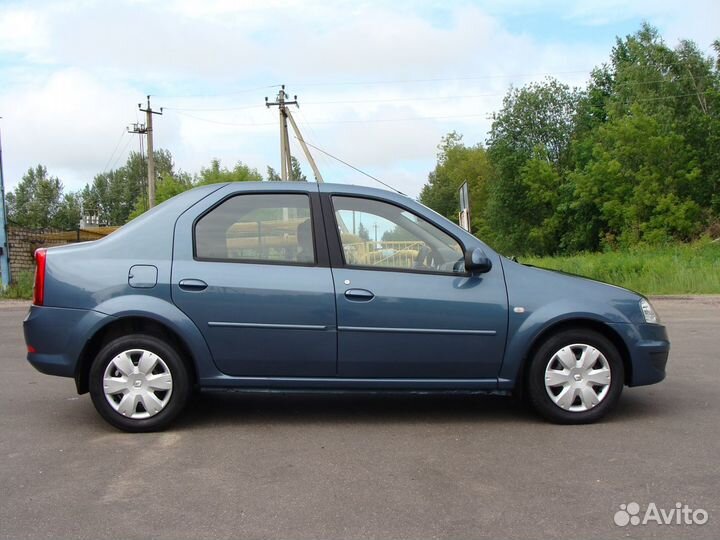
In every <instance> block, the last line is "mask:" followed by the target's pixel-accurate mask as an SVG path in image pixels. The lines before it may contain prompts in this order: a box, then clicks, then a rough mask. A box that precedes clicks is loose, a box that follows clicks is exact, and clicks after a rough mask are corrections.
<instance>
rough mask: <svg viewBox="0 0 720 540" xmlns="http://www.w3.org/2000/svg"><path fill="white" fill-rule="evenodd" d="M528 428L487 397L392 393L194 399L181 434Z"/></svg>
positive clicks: (528, 417) (214, 394)
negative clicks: (479, 425)
mask: <svg viewBox="0 0 720 540" xmlns="http://www.w3.org/2000/svg"><path fill="white" fill-rule="evenodd" d="M468 420H482V421H485V422H512V421H515V422H527V421H534V420H536V416H535V415H534V414H532V412H531V411H529V410H528V409H527V407H525V406H524V405H523V404H522V403H521V402H520V401H519V400H517V399H513V398H508V397H501V396H488V395H438V394H435V395H432V394H392V393H329V394H327V393H323V394H318V393H315V394H313V393H292V394H279V393H246V392H226V391H203V392H202V393H201V394H199V395H196V396H193V398H192V399H191V402H190V403H189V405H188V407H187V409H186V410H185V413H184V414H183V415H182V417H181V418H180V419H179V420H178V422H177V423H176V424H175V425H176V427H178V428H186V427H195V426H198V427H200V426H202V425H204V424H208V425H210V424H212V425H217V424H220V423H222V424H258V423H262V424H264V423H269V424H302V423H331V424H332V423H341V424H347V423H375V424H377V423H391V422H406V423H413V422H423V423H436V422H437V423H448V422H465V421H468Z"/></svg>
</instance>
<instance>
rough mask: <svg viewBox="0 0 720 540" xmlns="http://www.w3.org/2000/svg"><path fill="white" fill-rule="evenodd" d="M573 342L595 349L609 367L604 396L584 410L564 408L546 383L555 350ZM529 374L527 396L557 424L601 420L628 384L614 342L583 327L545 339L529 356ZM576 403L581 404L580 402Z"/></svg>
mask: <svg viewBox="0 0 720 540" xmlns="http://www.w3.org/2000/svg"><path fill="white" fill-rule="evenodd" d="M574 344H586V345H590V346H592V347H594V348H596V349H597V350H598V351H600V352H601V353H602V355H603V356H604V357H605V359H606V360H607V364H608V366H609V368H610V384H609V388H608V389H607V392H606V394H605V395H604V397H603V399H601V400H600V402H599V403H598V404H597V405H594V406H593V407H592V408H588V409H587V410H584V411H570V410H566V409H563V408H562V407H561V406H560V405H557V404H556V403H555V402H554V401H553V399H551V397H550V395H549V394H548V389H547V388H546V386H545V376H546V375H545V370H546V368H547V367H548V364H550V362H551V360H552V359H553V356H554V355H555V353H557V352H558V351H560V350H561V349H563V348H564V347H567V346H569V345H574ZM527 373H528V378H527V398H528V401H529V403H530V405H531V406H532V407H533V409H534V410H535V411H536V412H537V413H539V414H540V415H541V416H543V417H544V418H546V419H547V420H550V421H551V422H554V423H556V424H590V423H592V422H596V421H598V420H600V419H601V418H602V417H603V416H605V415H606V414H607V413H608V412H609V411H610V410H611V409H612V408H613V407H614V406H615V405H616V404H617V402H618V399H619V398H620V394H621V393H622V389H623V386H624V384H625V370H624V366H623V361H622V357H621V356H620V353H619V352H618V350H617V348H616V347H615V345H613V343H612V342H611V341H610V340H609V339H607V338H606V337H605V336H603V335H602V334H600V333H598V332H595V331H593V330H589V329H588V330H586V329H582V328H577V329H570V330H564V331H561V332H558V333H556V334H554V335H552V336H550V337H549V338H548V339H546V340H545V342H543V343H542V344H541V345H540V347H539V348H538V349H537V350H536V352H535V354H534V355H533V357H532V358H531V359H530V366H529V369H528V372H527ZM578 399H579V398H578ZM576 403H578V405H579V401H578V402H576Z"/></svg>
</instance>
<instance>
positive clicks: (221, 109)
mask: <svg viewBox="0 0 720 540" xmlns="http://www.w3.org/2000/svg"><path fill="white" fill-rule="evenodd" d="M685 80H693V78H692V77H678V78H673V79H668V78H664V79H655V80H650V81H625V82H616V83H613V87H614V88H624V87H630V86H641V85H651V84H674V83H677V82H680V81H685ZM506 94H507V91H505V92H493V93H483V94H465V95H454V96H416V97H408V96H404V97H392V98H376V99H341V100H333V101H303V105H323V106H325V105H348V104H363V103H402V102H414V101H453V100H459V99H477V98H485V97H497V96H504V95H506ZM261 107H262V105H255V104H248V105H242V106H233V107H164V108H165V109H166V110H173V111H184V112H185V111H190V112H225V111H243V110H249V109H258V108H261Z"/></svg>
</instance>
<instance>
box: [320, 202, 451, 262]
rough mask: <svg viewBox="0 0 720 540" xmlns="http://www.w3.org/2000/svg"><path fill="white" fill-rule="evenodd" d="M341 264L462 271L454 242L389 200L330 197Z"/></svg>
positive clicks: (442, 232) (434, 227)
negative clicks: (339, 247) (386, 201)
mask: <svg viewBox="0 0 720 540" xmlns="http://www.w3.org/2000/svg"><path fill="white" fill-rule="evenodd" d="M332 200H333V205H334V209H335V218H336V220H337V224H338V228H339V232H340V240H341V243H342V248H343V255H344V257H345V264H347V265H348V266H358V267H376V268H378V269H380V268H389V269H396V270H411V271H416V272H443V273H463V272H464V271H465V265H464V257H463V250H462V247H461V246H460V244H459V243H458V241H457V240H455V239H454V238H453V237H451V236H450V235H448V234H447V233H445V232H444V231H442V230H441V229H439V228H437V227H436V226H435V225H432V224H430V223H429V222H427V221H425V220H424V219H422V218H420V217H418V216H416V215H415V214H413V213H411V212H408V211H407V210H405V209H403V208H400V207H399V206H395V205H393V204H389V203H385V202H382V201H376V200H372V199H363V198H359V197H337V196H336V197H333V198H332Z"/></svg>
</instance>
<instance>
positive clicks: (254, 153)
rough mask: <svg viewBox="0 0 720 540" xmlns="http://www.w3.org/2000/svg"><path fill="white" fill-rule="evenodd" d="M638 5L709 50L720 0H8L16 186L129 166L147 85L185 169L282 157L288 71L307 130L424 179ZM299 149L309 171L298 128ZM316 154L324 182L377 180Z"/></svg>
mask: <svg viewBox="0 0 720 540" xmlns="http://www.w3.org/2000/svg"><path fill="white" fill-rule="evenodd" d="M643 21H647V22H649V23H651V24H652V25H654V26H656V27H657V28H658V29H659V30H660V32H661V34H662V35H663V37H664V39H665V40H666V42H667V43H668V44H670V45H675V44H676V43H677V42H678V40H680V39H692V40H693V41H695V42H696V43H697V44H698V45H699V46H700V48H701V49H703V50H705V51H706V52H707V54H710V53H711V52H712V50H711V46H710V45H711V43H712V41H713V40H714V39H716V38H718V37H720V31H718V30H717V28H718V27H717V23H718V21H720V2H717V0H715V1H712V0H697V1H694V0H686V1H684V2H679V1H677V0H674V1H668V0H638V1H632V0H623V1H620V0H575V1H572V2H565V1H559V0H542V1H541V0H525V1H521V0H506V1H497V2H487V1H481V0H478V1H474V2H473V1H452V0H445V1H432V0H430V1H426V2H410V1H406V0H394V1H392V2H388V1H386V2H382V1H363V0H355V1H352V2H348V1H343V0H339V1H332V2H331V1H329V0H324V1H315V0H302V1H292V0H288V1H283V2H280V1H277V0H262V1H259V0H203V1H199V0H161V1H155V0H113V1H107V0H105V1H93V0H67V1H55V2H48V1H44V0H33V1H28V2H14V1H7V0H0V116H1V117H3V118H2V120H0V131H1V133H2V145H3V164H4V171H5V184H6V190H11V189H13V187H14V186H15V185H16V184H17V182H18V181H19V180H20V178H21V177H22V175H23V174H24V173H25V171H27V169H28V168H30V167H34V166H36V165H38V164H43V165H45V166H46V167H47V168H48V171H49V173H50V174H52V175H54V176H57V177H59V178H60V179H61V180H62V182H63V184H64V186H65V189H66V190H71V191H74V190H79V189H81V188H82V187H83V186H84V185H85V184H86V183H88V182H91V181H92V179H93V177H94V175H95V174H98V173H100V172H103V171H107V170H110V169H113V168H117V167H119V166H121V165H122V164H123V163H124V162H125V160H126V158H127V155H128V153H129V152H130V151H131V150H138V149H139V140H138V136H137V135H130V134H128V133H127V126H128V125H130V124H132V123H135V122H138V121H140V122H144V114H143V113H141V112H140V111H138V103H144V102H145V99H146V97H145V96H146V95H147V94H150V95H152V98H151V100H152V106H153V108H154V109H159V108H160V107H163V108H164V109H163V115H162V116H155V117H154V131H155V147H156V148H165V149H168V150H169V151H170V152H171V153H172V155H173V158H174V161H175V165H176V168H177V169H180V170H183V171H187V172H189V173H195V172H198V171H199V170H200V168H201V167H203V166H208V165H209V163H210V161H211V159H213V158H218V159H220V160H221V161H222V163H223V164H224V165H227V166H229V167H232V166H233V165H234V164H235V163H236V162H237V161H242V162H243V163H245V164H247V165H250V166H251V167H254V168H257V169H258V171H259V172H261V173H262V174H263V175H264V174H265V170H266V167H267V166H268V165H270V166H272V167H274V168H275V169H276V170H278V169H279V162H280V151H279V128H278V112H277V109H267V108H266V107H265V106H264V99H265V97H266V96H267V97H269V98H270V99H271V101H272V100H273V99H274V97H275V96H276V94H277V92H278V90H279V85H281V84H285V85H286V88H287V91H288V93H289V94H290V95H291V96H294V95H297V99H298V101H299V104H300V107H299V108H298V109H294V111H293V114H294V117H295V118H296V120H297V122H298V124H299V127H300V130H301V131H302V134H303V136H304V138H305V139H306V140H308V141H309V142H311V143H312V144H314V145H316V146H318V147H319V148H322V149H323V150H325V151H327V152H329V153H330V154H333V155H335V156H337V157H339V158H341V159H343V160H345V161H347V162H349V163H352V164H353V165H355V166H356V167H358V168H360V169H362V170H364V171H366V172H368V173H369V174H371V175H373V176H376V177H378V178H380V179H381V180H383V181H384V182H387V183H388V184H390V185H392V186H394V187H396V188H397V189H399V190H401V191H403V192H405V193H407V194H408V195H411V196H417V195H418V194H419V192H420V190H421V188H422V186H423V184H424V183H425V182H426V181H427V176H428V173H429V172H430V171H431V170H432V169H433V168H434V166H435V163H436V155H437V145H438V144H439V143H440V140H441V138H442V137H443V136H444V135H445V134H447V133H448V132H450V131H453V130H454V131H457V132H459V133H461V134H462V135H463V137H464V141H465V142H466V143H467V144H476V143H484V142H485V140H486V138H487V134H488V130H489V128H490V123H491V120H490V117H491V115H492V113H493V112H494V111H497V110H499V109H500V107H501V106H502V98H503V96H504V95H505V94H506V92H507V91H508V89H509V88H510V87H511V86H515V87H519V86H522V85H524V84H527V83H530V82H532V81H539V80H542V79H543V78H545V77H548V76H552V77H555V78H557V79H559V80H561V81H563V82H565V83H567V84H570V85H576V86H582V85H584V84H585V82H586V81H587V79H588V76H589V72H590V70H591V69H592V68H593V67H595V66H597V65H600V64H601V63H603V62H605V61H607V58H608V55H609V52H610V49H611V47H612V46H613V44H614V42H615V37H616V36H625V35H628V34H631V33H633V32H635V31H636V30H637V29H638V28H639V27H640V25H641V23H642V22H643ZM291 151H292V153H293V155H297V156H298V158H299V159H300V162H301V165H302V167H303V170H304V171H305V173H306V175H307V176H308V178H312V174H311V173H312V171H311V169H310V166H309V165H308V164H307V162H306V161H305V159H304V157H303V156H302V154H301V150H300V148H299V146H298V143H297V141H296V140H295V139H292V140H291ZM314 155H315V157H316V160H317V162H318V166H319V168H320V170H321V172H322V175H323V177H324V179H325V181H326V182H340V183H354V184H364V185H376V184H374V182H373V181H372V180H370V179H369V178H366V177H364V176H362V175H360V174H359V173H357V172H355V171H353V170H352V169H350V168H348V167H346V166H344V165H342V164H340V163H338V162H336V161H334V160H332V159H331V158H329V157H327V156H325V155H323V154H320V153H319V152H317V151H315V152H314ZM378 187H381V186H378Z"/></svg>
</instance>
